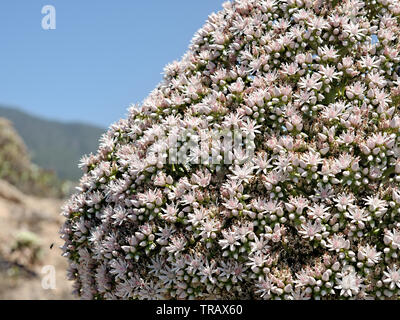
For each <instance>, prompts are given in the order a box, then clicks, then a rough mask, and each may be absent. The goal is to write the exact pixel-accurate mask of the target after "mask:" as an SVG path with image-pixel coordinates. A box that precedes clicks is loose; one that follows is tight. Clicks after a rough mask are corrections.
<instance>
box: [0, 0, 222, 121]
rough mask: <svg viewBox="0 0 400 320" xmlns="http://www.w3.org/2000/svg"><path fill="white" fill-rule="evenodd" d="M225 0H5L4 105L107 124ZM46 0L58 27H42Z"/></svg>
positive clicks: (1, 23) (0, 83)
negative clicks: (54, 14) (54, 10)
mask: <svg viewBox="0 0 400 320" xmlns="http://www.w3.org/2000/svg"><path fill="white" fill-rule="evenodd" d="M223 2H224V1H223V0H201V1H200V0H144V1H138V0H115V1H106V0H98V1H94V0H90V1H89V0H86V1H78V0H46V1H39V0H25V1H22V0H1V1H0V41H1V45H0V105H6V106H11V107H18V108H20V109H23V110H26V111H29V112H30V113H33V114H36V115H39V116H43V117H46V118H50V119H57V120H62V121H80V122H88V123H93V124H98V125H101V126H103V127H106V126H109V125H110V124H111V123H112V122H114V121H116V120H118V119H119V118H121V117H124V116H125V115H126V109H127V107H128V106H129V104H131V103H140V102H141V101H142V100H143V99H144V98H145V97H146V96H147V95H148V94H149V92H150V91H151V90H152V89H153V88H154V87H155V86H156V85H157V84H158V83H159V82H160V81H161V79H162V75H161V73H162V71H163V67H164V66H165V65H166V64H167V63H169V62H171V61H173V60H176V59H180V57H181V56H182V55H183V54H184V53H185V51H186V50H187V48H188V45H189V43H190V40H191V38H192V36H193V34H194V33H195V32H196V31H197V30H198V29H199V28H200V27H201V26H202V25H203V24H204V22H205V21H206V19H207V17H208V15H209V14H210V13H212V12H215V11H219V10H220V9H221V5H222V3H223ZM44 5H53V6H54V7H55V9H56V29H55V30H43V29H42V26H41V21H42V18H43V17H44V15H43V14H42V13H41V10H42V7H43V6H44Z"/></svg>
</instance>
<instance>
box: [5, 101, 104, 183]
mask: <svg viewBox="0 0 400 320" xmlns="http://www.w3.org/2000/svg"><path fill="white" fill-rule="evenodd" d="M0 117H3V118H6V119H8V120H10V121H11V122H12V123H13V126H14V128H15V129H16V130H17V132H18V134H19V135H20V136H21V137H22V139H23V140H24V142H25V144H26V146H27V148H28V150H29V152H30V154H31V157H32V161H33V162H34V163H36V164H38V165H39V166H40V167H42V168H45V169H49V170H54V171H55V172H56V174H57V175H58V176H59V177H60V178H61V179H67V180H78V179H79V178H80V176H81V175H82V172H81V170H80V169H79V168H78V163H79V159H80V158H81V157H82V156H83V155H84V154H88V153H90V152H95V151H96V150H97V147H98V141H99V138H100V136H101V135H102V134H103V133H104V132H105V131H106V129H105V128H100V127H97V126H95V125H89V124H83V123H64V122H59V121H53V120H47V119H42V118H40V117H38V116H34V115H31V114H29V113H26V112H25V111H21V110H19V109H15V108H8V107H2V106H0Z"/></svg>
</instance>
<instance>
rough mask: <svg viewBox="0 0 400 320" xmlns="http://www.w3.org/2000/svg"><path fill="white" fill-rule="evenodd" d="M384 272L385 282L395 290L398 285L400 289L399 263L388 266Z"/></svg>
mask: <svg viewBox="0 0 400 320" xmlns="http://www.w3.org/2000/svg"><path fill="white" fill-rule="evenodd" d="M383 274H384V278H383V282H384V283H385V284H388V285H389V289H390V290H394V289H395V288H396V286H397V288H399V289H400V269H398V267H397V265H395V264H394V265H393V266H392V267H391V268H390V267H389V266H388V267H387V271H384V272H383Z"/></svg>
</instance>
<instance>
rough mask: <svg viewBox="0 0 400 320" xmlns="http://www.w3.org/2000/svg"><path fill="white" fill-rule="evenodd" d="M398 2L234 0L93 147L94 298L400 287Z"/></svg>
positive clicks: (83, 290)
mask: <svg viewBox="0 0 400 320" xmlns="http://www.w3.org/2000/svg"><path fill="white" fill-rule="evenodd" d="M399 35H400V1H398V0H373V1H372V0H365V1H361V0H344V1H322V0H236V1H233V2H226V3H224V4H223V10H222V11H220V12H218V13H214V14H212V15H210V17H209V19H208V21H207V22H206V24H205V26H204V27H203V28H202V29H200V30H199V31H198V32H197V33H196V35H195V36H194V38H193V40H192V44H191V46H190V50H189V51H188V52H187V53H186V54H185V55H184V57H183V58H182V60H181V61H179V62H173V63H171V64H169V65H167V66H166V68H165V72H164V73H165V76H164V80H163V82H162V83H160V85H159V86H158V87H157V88H156V89H155V90H154V91H153V92H151V94H150V96H149V97H148V98H147V99H146V100H145V101H144V102H143V104H142V105H141V106H140V107H137V106H133V107H132V108H130V112H129V116H128V117H127V118H126V119H123V120H120V121H119V122H117V123H115V124H113V125H112V126H111V128H110V129H109V131H108V132H107V133H106V134H105V135H104V136H103V137H102V139H101V143H100V147H99V150H98V153H97V154H96V155H89V156H87V157H84V158H83V159H82V162H81V166H82V168H83V171H84V175H83V177H82V179H81V181H80V186H79V188H78V192H77V193H76V194H75V195H73V196H72V197H71V199H70V200H69V201H68V202H67V203H66V204H65V207H64V209H63V214H64V215H65V217H66V222H65V224H64V226H63V227H62V230H61V233H62V238H63V239H64V240H65V245H64V246H63V251H64V256H65V257H67V258H68V260H69V262H70V268H69V277H70V279H71V280H74V284H75V291H76V293H77V294H78V295H79V296H80V297H81V298H84V299H214V298H215V299H310V298H311V299H399V297H400V258H399V255H400V186H399V184H400V114H399V110H398V107H399V101H400V89H399V88H400V78H399V75H398V71H399V67H400V55H399V52H400V51H399V50H400V43H399V40H398V39H399Z"/></svg>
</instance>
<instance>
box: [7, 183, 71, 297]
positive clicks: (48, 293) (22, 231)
mask: <svg viewBox="0 0 400 320" xmlns="http://www.w3.org/2000/svg"><path fill="white" fill-rule="evenodd" d="M61 205H62V201H61V200H57V199H44V198H36V197H31V196H27V195H25V194H23V193H21V192H20V191H19V190H17V189H16V188H14V187H13V186H11V185H10V184H8V183H7V182H5V181H2V180H0V299H73V296H72V295H71V290H72V289H71V282H69V281H67V280H66V268H67V261H66V259H65V258H63V257H61V250H60V249H59V246H60V245H61V244H62V240H61V239H60V238H59V234H58V231H59V229H60V225H61V223H62V221H63V217H62V216H60V214H59V213H60V207H61ZM49 266H50V267H49ZM52 267H54V269H52ZM51 270H54V271H55V289H51V288H50V289H46V284H47V285H48V284H51V282H49V279H50V278H49V277H50V276H51ZM50 281H51V280H50ZM42 284H44V285H45V286H43V285H42Z"/></svg>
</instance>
